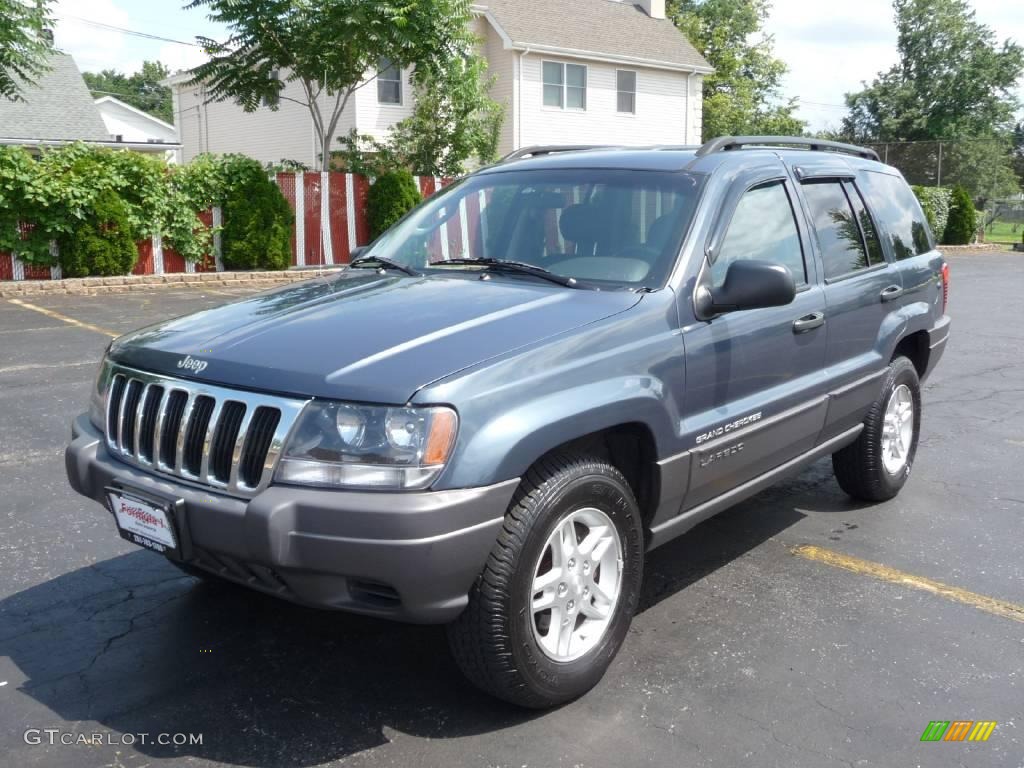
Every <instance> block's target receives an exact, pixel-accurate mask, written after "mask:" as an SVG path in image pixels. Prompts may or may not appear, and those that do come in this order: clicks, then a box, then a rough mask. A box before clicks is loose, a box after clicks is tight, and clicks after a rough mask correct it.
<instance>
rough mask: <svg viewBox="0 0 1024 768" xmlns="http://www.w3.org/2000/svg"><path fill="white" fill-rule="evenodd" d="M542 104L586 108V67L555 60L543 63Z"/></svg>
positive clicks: (562, 107) (565, 107) (567, 107)
mask: <svg viewBox="0 0 1024 768" xmlns="http://www.w3.org/2000/svg"><path fill="white" fill-rule="evenodd" d="M542 69H543V77H544V106H545V107H557V108H559V109H586V108H587V68H586V67H584V66H581V65H579V64H562V63H561V62H557V61H545V62H544V63H543V67H542Z"/></svg>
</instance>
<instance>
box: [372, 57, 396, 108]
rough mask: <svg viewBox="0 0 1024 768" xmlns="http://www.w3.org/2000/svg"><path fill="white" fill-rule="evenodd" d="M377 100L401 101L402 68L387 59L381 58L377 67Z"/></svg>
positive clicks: (381, 102) (384, 102)
mask: <svg viewBox="0 0 1024 768" xmlns="http://www.w3.org/2000/svg"><path fill="white" fill-rule="evenodd" d="M377 102H378V103H380V104H401V103H402V70H401V68H400V67H396V66H395V65H394V64H392V63H391V62H390V61H388V60H387V59H381V60H380V64H379V65H378V67H377Z"/></svg>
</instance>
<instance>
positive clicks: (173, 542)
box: [107, 490, 178, 553]
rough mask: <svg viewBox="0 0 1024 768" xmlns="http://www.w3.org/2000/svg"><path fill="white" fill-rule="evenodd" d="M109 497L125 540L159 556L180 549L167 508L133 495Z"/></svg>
mask: <svg viewBox="0 0 1024 768" xmlns="http://www.w3.org/2000/svg"><path fill="white" fill-rule="evenodd" d="M107 495H108V497H109V498H110V508H111V509H112V510H113V511H114V517H115V518H116V519H117V527H118V528H119V529H120V531H121V536H122V537H124V538H125V539H127V540H128V541H130V542H132V543H133V544H138V545H139V546H140V547H146V548H147V549H152V550H155V551H156V552H161V553H164V552H167V550H173V549H177V546H178V542H177V539H176V538H175V535H174V524H173V522H172V521H171V516H170V515H169V514H168V511H167V509H166V507H162V506H160V505H159V504H154V503H153V502H151V501H145V500H143V499H140V498H138V497H136V496H133V495H131V494H130V493H122V492H119V491H111V490H108V491H107Z"/></svg>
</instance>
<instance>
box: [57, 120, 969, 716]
mask: <svg viewBox="0 0 1024 768" xmlns="http://www.w3.org/2000/svg"><path fill="white" fill-rule="evenodd" d="M947 295H948V268H947V267H946V265H945V263H944V260H943V258H942V256H941V255H940V254H939V253H938V252H937V251H936V250H935V242H934V239H933V237H932V234H931V232H930V231H929V228H928V224H927V222H926V219H925V217H924V215H923V214H922V211H921V208H920V207H919V206H918V203H917V201H916V200H915V198H914V195H913V194H912V193H911V191H910V189H909V188H908V187H907V185H906V183H905V182H904V180H903V179H902V178H901V177H900V175H899V174H898V172H897V171H895V170H894V169H892V168H889V167H886V166H885V165H882V164H881V163H879V162H878V158H877V156H876V155H875V154H874V153H873V152H872V151H870V150H865V149H860V148H857V147H851V146H847V145H840V144H831V143H828V142H813V141H809V140H803V139H780V138H765V137H760V138H758V137H752V138H725V139H718V140H715V141H713V142H710V143H709V144H707V145H705V146H703V147H701V148H699V149H696V148H692V147H691V148H663V147H656V148H651V149H643V150H636V149H613V148H611V149H596V148H566V147H562V148H555V147H548V148H534V149H532V150H525V151H521V152H518V153H515V154H514V155H513V156H510V157H509V158H507V159H506V160H505V161H504V162H502V163H501V164H499V165H496V166H494V167H490V168H486V169H484V170H482V171H480V172H478V173H476V174H473V175H472V176H469V177H468V178H466V179H464V180H462V181H460V182H459V183H457V184H454V185H453V186H451V187H449V188H448V189H446V190H445V191H444V192H443V193H441V194H438V195H436V196H435V197H433V198H432V199H430V200H429V201H427V202H426V203H424V204H423V205H421V206H420V207H419V208H417V209H416V210H415V211H413V212H412V213H411V214H409V215H408V216H407V217H406V218H405V219H404V220H403V221H402V222H400V223H399V224H397V225H396V226H395V227H394V228H393V229H391V230H390V231H389V232H387V233H386V234H385V235H384V236H382V237H381V238H380V239H379V240H377V242H375V243H374V244H373V245H372V246H370V247H369V248H368V249H361V253H359V254H357V257H356V259H355V261H354V262H353V263H352V264H351V266H350V268H349V269H347V270H346V271H344V272H343V273H341V274H338V275H336V276H329V277H321V278H318V279H315V280H311V281H309V282H307V283H303V284H299V285H297V286H294V287H290V288H286V289H283V290H279V291H276V292H271V293H267V294H263V295H259V296H255V297H252V298H249V299H246V300H244V301H239V302H237V303H234V304H229V305H227V306H224V307H220V308H218V309H213V310H209V311H205V312H201V313H199V314H195V315H191V316H188V317H184V318H181V319H178V320H173V321H171V322H167V323H163V324H161V325H157V326H154V327H151V328H147V329H144V330H141V331H138V332H136V333H132V334H129V335H127V336H124V337H122V338H120V339H118V340H116V341H115V342H114V343H113V344H112V345H111V347H110V350H109V352H108V354H107V356H106V359H105V360H104V362H103V365H102V368H101V372H100V374H99V378H98V381H97V383H96V387H95V391H94V392H93V395H92V402H91V406H90V409H89V412H88V413H87V414H83V415H82V416H81V417H79V419H78V420H77V421H76V422H75V424H74V429H73V441H72V443H71V445H70V447H69V448H68V450H67V470H68V476H69V478H70V480H71V484H72V485H73V486H74V488H75V489H76V490H77V491H78V492H80V493H82V494H84V495H86V496H88V497H90V498H92V499H95V500H96V501H99V502H100V503H102V504H103V505H104V506H105V507H107V509H108V510H109V511H110V512H111V513H112V514H113V516H114V518H115V521H116V524H117V528H118V530H119V531H120V533H121V535H122V536H124V537H125V538H127V539H128V540H129V541H133V542H135V543H137V544H139V545H142V546H145V547H149V548H151V549H154V550H156V551H158V552H161V553H163V554H164V555H165V556H166V557H168V558H170V559H171V560H172V561H173V562H174V563H175V564H177V565H178V566H179V567H181V568H183V569H184V570H186V571H187V572H189V573H193V574H195V575H201V576H213V577H221V578H224V579H228V580H231V581H234V582H238V583H240V584H244V585H247V586H249V587H252V588H254V589H259V590H262V591H264V592H268V593H270V594H273V595H277V596H280V597H283V598H287V599H289V600H294V601H296V602H299V603H303V604H306V605H311V606H317V607H322V608H338V609H344V610H349V611H356V612H359V613H365V614H372V615H375V616H381V617H387V618H394V619H400V620H405V621H411V622H423V623H437V622H443V623H447V624H448V625H449V636H450V640H451V648H452V651H453V653H454V656H455V658H456V659H457V661H458V663H459V665H460V666H461V668H462V669H463V670H464V671H465V673H466V675H467V676H468V677H469V678H470V679H471V680H472V681H473V682H474V683H476V684H477V685H479V686H480V687H481V688H483V689H485V690H487V691H489V692H491V693H493V694H495V695H497V696H499V697H501V698H503V699H506V700H508V701H511V702H515V703H517V704H521V705H524V706H528V707H545V706H550V705H554V704H557V703H560V702H564V701H567V700H569V699H572V698H574V697H576V696H579V695H580V694H582V693H584V692H585V691H587V690H588V689H589V688H591V687H592V686H593V685H594V684H595V683H596V682H597V681H598V680H599V679H600V677H601V675H602V674H603V672H604V670H605V669H606V668H607V666H608V665H609V663H610V662H611V660H612V658H613V657H614V656H615V654H616V652H617V651H618V649H619V647H620V646H621V644H622V642H623V639H624V638H625V636H626V633H627V630H628V628H629V624H630V620H631V618H632V615H633V613H634V610H635V609H636V607H637V599H638V595H639V594H640V582H641V579H642V577H643V566H644V553H645V552H647V551H648V550H650V549H651V548H653V547H657V546H658V545H660V544H664V543H665V542H666V541H669V540H670V539H672V538H673V537H675V536H679V535H680V534H682V533H684V532H685V531H687V530H688V529H689V528H691V527H693V526H694V525H696V524H697V523H699V522H700V521H701V520H704V519H706V518H708V517H709V516H711V515H713V514H715V513H716V512H718V511H720V510H722V509H724V508H726V507H728V506H730V505H732V504H734V503H736V502H737V501H739V500H740V499H743V498H745V497H747V496H750V495H751V494H754V493H756V492H758V491H760V490H761V489H763V488H765V487H767V486H768V485H770V484H771V483H773V482H775V481H776V480H778V479H779V478H780V477H783V476H785V475H788V474H791V473H794V472H797V471H799V470H800V469H801V468H802V467H805V466H807V465H808V464H810V463H811V462H814V461H816V460H818V459H820V458H822V457H824V456H828V455H831V456H832V462H833V465H834V467H835V473H836V477H837V479H838V481H839V484H840V485H841V486H842V487H843V489H844V490H845V491H847V492H848V493H849V494H850V495H852V496H854V497H856V498H859V499H867V500H873V501H882V500H885V499H889V498H892V497H893V496H895V495H896V494H897V493H899V491H900V489H901V488H902V487H903V484H904V483H905V482H906V481H907V477H908V476H909V474H910V471H911V468H912V466H913V462H914V453H915V450H916V447H917V440H918V434H919V430H920V421H921V394H920V382H921V380H922V379H924V377H926V376H927V375H928V373H929V372H930V371H931V370H932V368H933V367H934V366H935V364H936V362H937V361H938V359H939V357H940V356H941V355H942V352H943V348H944V345H945V343H946V340H947V337H948V334H949V322H950V321H949V318H948V317H947V316H946V314H945V309H946V300H947Z"/></svg>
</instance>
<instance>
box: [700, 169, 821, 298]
mask: <svg viewBox="0 0 1024 768" xmlns="http://www.w3.org/2000/svg"><path fill="white" fill-rule="evenodd" d="M741 259H756V260H759V261H770V262H772V263H775V264H782V265H783V266H786V267H788V268H789V271H790V272H792V273H793V282H795V283H796V284H797V285H803V284H806V283H807V270H806V268H805V266H804V254H803V249H802V248H801V246H800V233H799V231H798V230H797V228H796V219H795V218H794V216H793V205H792V203H791V202H790V200H789V193H788V192H787V191H786V187H785V185H784V184H783V183H781V182H778V183H773V184H767V185H765V186H762V187H755V188H754V189H752V190H750V191H748V192H747V193H746V194H744V195H743V197H742V198H740V202H739V204H738V205H737V206H736V212H735V213H734V214H733V216H732V221H731V222H730V223H729V230H728V231H727V232H726V234H725V239H724V240H723V241H722V247H721V248H720V249H719V252H718V255H717V257H716V258H715V261H714V263H712V265H711V281H712V284H713V285H714V286H715V287H716V288H717V287H721V286H722V285H723V284H724V283H725V274H726V272H728V271H729V265H730V264H732V263H733V262H735V261H740V260H741Z"/></svg>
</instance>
